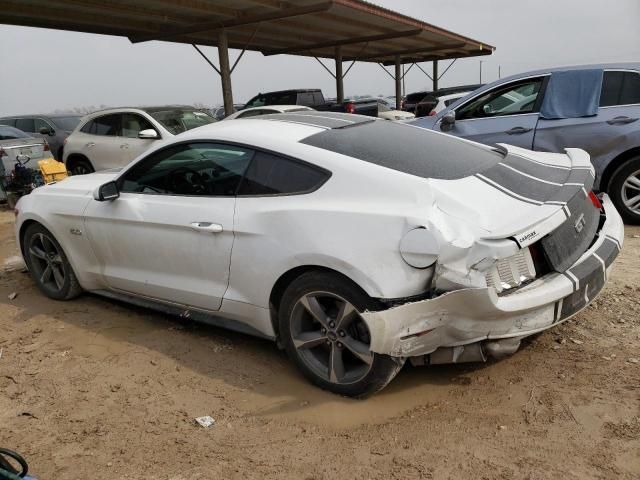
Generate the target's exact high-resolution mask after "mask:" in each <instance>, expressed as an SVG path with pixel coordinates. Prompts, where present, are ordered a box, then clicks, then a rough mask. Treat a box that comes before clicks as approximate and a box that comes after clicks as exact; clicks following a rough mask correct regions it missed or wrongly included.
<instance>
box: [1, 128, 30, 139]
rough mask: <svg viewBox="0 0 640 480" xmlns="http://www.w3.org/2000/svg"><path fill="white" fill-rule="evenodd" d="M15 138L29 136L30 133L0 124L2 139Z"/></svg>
mask: <svg viewBox="0 0 640 480" xmlns="http://www.w3.org/2000/svg"><path fill="white" fill-rule="evenodd" d="M13 138H29V135H27V134H26V133H24V132H23V131H22V130H18V129H17V128H13V127H8V126H6V125H0V140H11V139H13Z"/></svg>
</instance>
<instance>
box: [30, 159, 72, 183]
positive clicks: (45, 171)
mask: <svg viewBox="0 0 640 480" xmlns="http://www.w3.org/2000/svg"><path fill="white" fill-rule="evenodd" d="M38 167H39V168H40V173H41V174H42V179H43V180H44V183H45V184H46V183H52V182H59V181H60V180H62V179H64V178H67V177H68V176H69V174H68V173H67V167H65V166H64V163H62V162H58V161H56V160H55V159H53V158H47V159H45V160H40V161H39V162H38Z"/></svg>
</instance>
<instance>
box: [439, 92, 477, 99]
mask: <svg viewBox="0 0 640 480" xmlns="http://www.w3.org/2000/svg"><path fill="white" fill-rule="evenodd" d="M472 91H473V90H470V91H468V92H457V93H450V94H448V95H442V96H441V97H438V100H451V99H452V98H462V97H465V96H467V95H469V94H470V93H471V92H472Z"/></svg>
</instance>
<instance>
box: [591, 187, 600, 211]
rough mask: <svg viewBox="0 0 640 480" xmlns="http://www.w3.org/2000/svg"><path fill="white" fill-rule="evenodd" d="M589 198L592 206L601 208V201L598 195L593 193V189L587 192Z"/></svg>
mask: <svg viewBox="0 0 640 480" xmlns="http://www.w3.org/2000/svg"><path fill="white" fill-rule="evenodd" d="M589 199H590V200H591V203H593V206H594V207H596V208H597V209H598V210H602V202H601V201H600V199H599V198H598V196H597V195H596V194H595V193H593V190H591V191H590V192H589Z"/></svg>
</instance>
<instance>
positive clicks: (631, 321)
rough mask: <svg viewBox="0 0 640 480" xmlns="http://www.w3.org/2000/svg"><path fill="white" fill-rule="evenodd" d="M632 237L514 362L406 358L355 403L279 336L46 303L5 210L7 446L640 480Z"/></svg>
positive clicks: (128, 475)
mask: <svg viewBox="0 0 640 480" xmlns="http://www.w3.org/2000/svg"><path fill="white" fill-rule="evenodd" d="M625 242H626V243H625V246H624V249H623V254H622V255H621V257H620V259H619V261H618V264H617V267H616V270H615V272H614V274H613V276H612V278H611V281H610V282H609V284H608V286H607V287H606V289H605V291H604V292H603V294H602V295H601V296H600V297H599V298H598V300H597V301H596V302H595V303H594V304H593V305H592V306H591V307H590V308H588V309H587V310H586V311H585V312H583V313H581V314H579V315H578V316H577V317H576V318H574V319H573V320H571V321H569V322H567V323H565V324H563V325H561V326H559V327H557V328H555V329H553V330H550V331H547V332H545V333H544V334H542V335H539V336H537V337H535V338H532V339H531V340H530V341H529V342H527V345H526V346H525V347H524V348H523V349H522V350H520V351H519V352H518V353H516V354H515V355H514V356H512V357H510V358H507V359H504V360H502V361H499V362H490V363H487V364H477V365H469V364H467V365H457V366H441V367H431V368H427V367H422V368H411V367H405V369H404V370H403V371H402V372H400V374H399V375H398V377H397V378H396V379H395V380H394V381H393V382H392V383H391V384H390V385H389V386H388V387H387V388H386V389H385V390H384V391H383V392H381V393H380V394H378V395H376V396H375V397H373V398H371V399H369V400H365V401H356V400H350V399H345V398H341V397H337V396H335V395H331V394H328V393H326V392H323V391H321V390H318V389H317V388H315V387H313V386H311V385H309V384H307V382H306V381H305V380H304V379H303V378H302V377H301V375H300V374H298V372H297V371H296V370H295V368H294V367H293V366H292V365H291V364H290V363H289V362H288V361H287V359H286V357H285V355H284V354H283V353H282V352H280V351H278V350H277V349H276V348H275V346H274V345H273V344H271V343H269V342H267V341H263V340H259V339H255V338H252V337H248V336H245V335H241V334H235V333H232V332H228V331H225V330H222V329H218V328H213V327H208V326H203V325H198V324H193V323H185V322H184V321H183V320H180V319H176V318H172V317H168V316H163V315H161V314H157V313H153V312H150V311H146V310H142V309H138V308H134V307H130V306H127V305H124V304H120V303H116V302H114V301H109V300H105V299H102V298H100V297H95V296H91V295H84V296H82V297H81V298H79V299H77V300H74V301H71V302H56V301H53V300H49V299H47V298H45V297H44V296H43V295H41V294H40V293H39V292H38V291H37V290H36V288H35V287H34V284H33V283H32V281H31V279H30V277H29V275H28V274H27V273H24V272H21V271H20V269H19V268H17V269H16V268H15V258H14V259H13V260H12V259H11V257H12V256H14V255H16V253H17V251H16V245H15V241H14V239H13V215H12V213H10V212H7V211H1V212H0V265H2V264H4V267H2V270H1V271H0V350H1V357H0V446H2V447H8V448H12V449H15V450H18V451H20V452H21V453H22V454H23V455H24V456H25V457H26V458H27V459H28V461H29V463H30V465H31V472H32V474H33V475H35V476H36V477H38V478H39V479H40V480H46V479H49V480H51V479H55V480H65V479H74V480H75V479H81V478H87V479H89V478H91V479H96V480H99V479H110V480H111V479H148V480H153V479H158V480H160V479H167V480H169V479H171V480H187V479H188V480H199V479H219V478H234V479H235V478H238V479H263V478H291V479H325V478H326V479H336V478H358V479H359V478H363V479H365V478H367V479H402V480H406V479H414V478H425V479H431V478H433V479H447V478H451V479H454V478H455V479H459V478H473V479H494V478H496V479H556V478H563V479H585V478H607V479H609V478H611V479H613V478H615V479H632V478H634V479H638V478H640V363H639V361H640V281H639V280H640V268H638V267H639V266H640V261H639V254H640V228H627V232H626V238H625ZM14 292H15V293H17V297H16V298H14V299H13V300H11V299H9V297H10V296H12V295H11V294H12V293H14ZM202 415H211V416H212V417H213V418H214V419H215V420H216V423H215V425H214V426H212V427H210V428H208V429H204V428H202V427H200V426H198V425H196V424H195V423H194V417H198V416H202Z"/></svg>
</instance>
